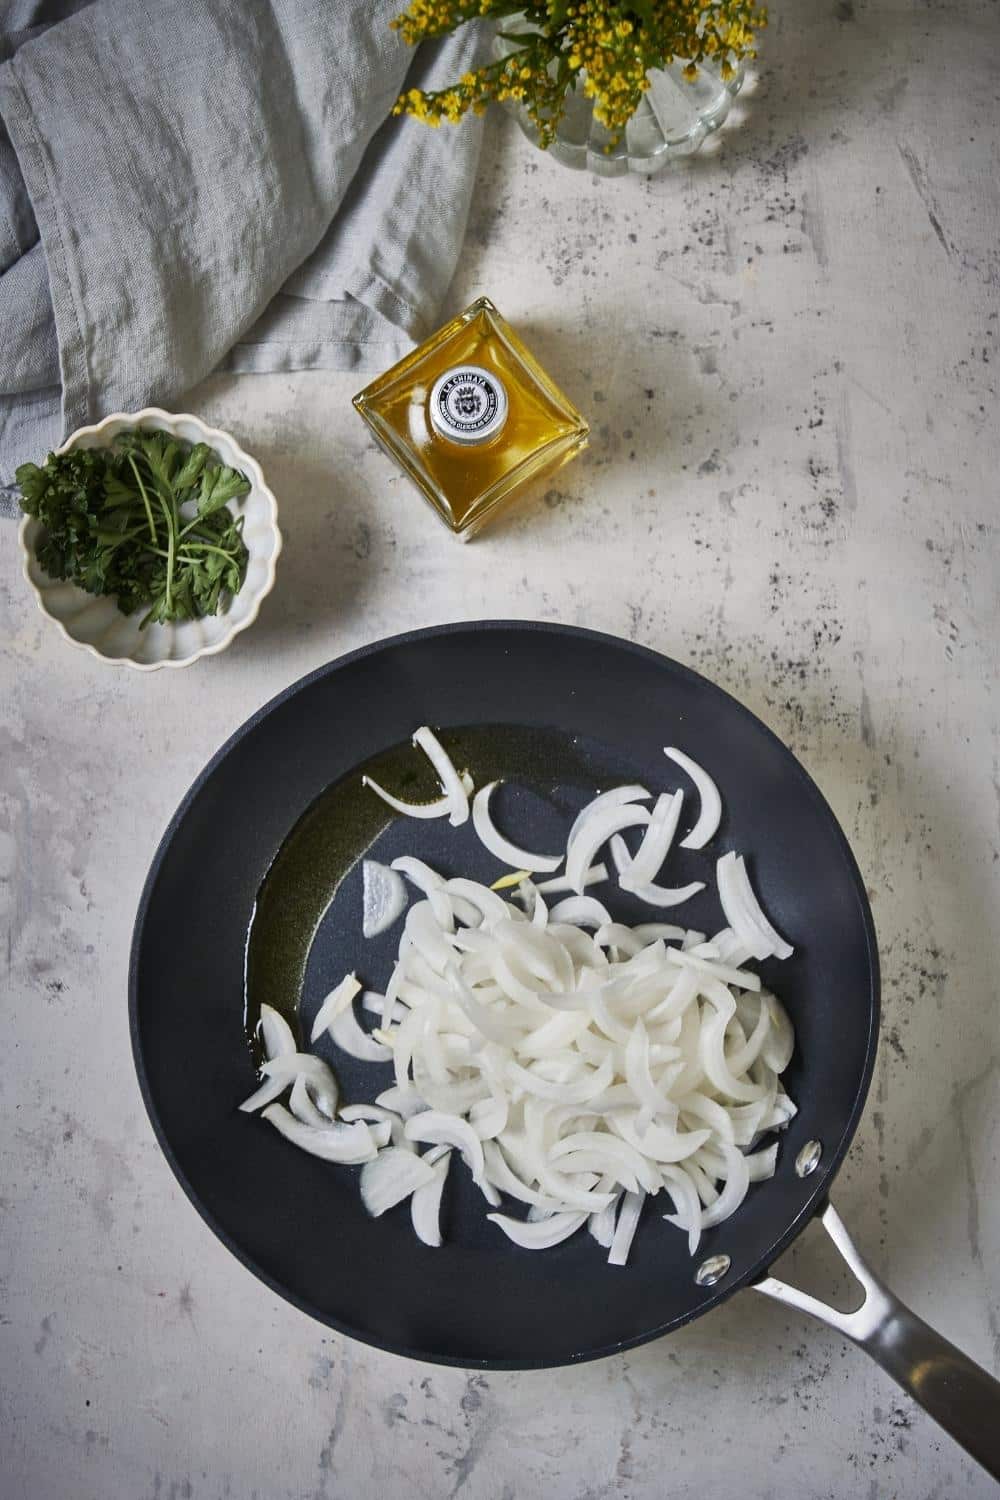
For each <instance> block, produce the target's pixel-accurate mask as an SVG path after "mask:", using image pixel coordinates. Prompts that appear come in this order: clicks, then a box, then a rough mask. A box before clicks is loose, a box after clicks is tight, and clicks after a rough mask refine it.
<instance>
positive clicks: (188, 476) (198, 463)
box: [174, 443, 212, 490]
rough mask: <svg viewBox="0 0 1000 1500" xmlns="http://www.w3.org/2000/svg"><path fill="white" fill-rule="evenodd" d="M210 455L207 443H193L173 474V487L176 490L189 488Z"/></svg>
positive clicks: (210, 451)
mask: <svg viewBox="0 0 1000 1500" xmlns="http://www.w3.org/2000/svg"><path fill="white" fill-rule="evenodd" d="M211 457H212V450H211V448H210V447H209V446H208V444H207V443H195V445H194V447H193V448H192V449H191V452H190V453H189V454H188V455H187V457H186V458H185V460H184V462H183V463H182V464H181V466H180V468H179V469H178V471H177V473H176V474H175V475H174V486H175V488H176V489H178V490H187V489H190V488H191V486H192V485H193V484H194V483H195V481H196V479H197V478H198V476H199V475H200V474H201V471H202V469H204V467H205V465H206V464H207V463H208V461H209V459H210V458H211Z"/></svg>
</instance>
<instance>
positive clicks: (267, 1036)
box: [258, 1005, 299, 1058]
mask: <svg viewBox="0 0 1000 1500" xmlns="http://www.w3.org/2000/svg"><path fill="white" fill-rule="evenodd" d="M258 1024H259V1026H260V1036H261V1041H262V1042H263V1043H264V1052H265V1055H266V1056H267V1057H268V1058H271V1057H290V1056H291V1055H292V1053H293V1052H297V1051H298V1050H299V1049H298V1047H297V1046H296V1045H295V1034H294V1032H293V1031H292V1028H291V1027H290V1026H289V1024H288V1022H287V1021H286V1020H285V1018H284V1016H283V1015H282V1014H281V1012H280V1011H277V1010H275V1009H274V1006H273V1005H262V1006H261V1008H260V1021H259V1023H258Z"/></svg>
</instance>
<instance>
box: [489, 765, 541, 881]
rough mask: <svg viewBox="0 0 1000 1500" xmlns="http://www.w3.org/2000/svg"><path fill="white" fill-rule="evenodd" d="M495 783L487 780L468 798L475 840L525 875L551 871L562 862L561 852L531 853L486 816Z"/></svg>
mask: <svg viewBox="0 0 1000 1500" xmlns="http://www.w3.org/2000/svg"><path fill="white" fill-rule="evenodd" d="M497 785H498V783H497V782H495V781H491V782H489V783H488V785H486V786H484V787H482V788H481V789H480V790H479V791H478V792H477V793H476V795H475V797H474V798H473V800H472V826H473V828H474V829H475V830H476V836H477V838H478V839H479V842H480V843H481V844H482V845H483V847H484V848H485V849H488V850H489V852H490V853H491V854H494V855H496V857H497V859H499V860H502V861H503V863H504V864H505V865H510V866H511V868H512V869H514V870H523V871H524V872H525V873H526V874H528V875H551V874H552V873H553V871H555V870H558V868H559V866H560V865H561V864H562V862H563V857H562V855H561V854H532V853H531V852H530V851H529V850H527V849H519V848H518V847H517V845H516V844H512V843H511V842H510V840H509V839H505V838H504V836H503V834H502V833H500V832H499V830H498V829H497V827H496V825H495V824H494V822H493V819H492V818H491V817H490V797H491V796H492V794H493V790H494V788H495V787H496V786H497Z"/></svg>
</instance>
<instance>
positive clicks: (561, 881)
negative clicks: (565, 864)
mask: <svg viewBox="0 0 1000 1500" xmlns="http://www.w3.org/2000/svg"><path fill="white" fill-rule="evenodd" d="M607 878H608V867H607V865H604V864H601V865H591V867H590V869H589V870H588V871H587V873H586V874H585V875H584V877H583V884H584V888H585V889H586V887H587V886H588V885H600V884H601V883H602V882H603V881H605V880H607ZM572 889H573V887H572V886H571V885H570V883H569V881H568V880H567V879H566V876H565V875H553V877H552V879H551V880H539V881H538V882H537V883H536V885H535V890H536V891H540V892H541V894H542V895H543V896H556V895H559V894H560V893H561V892H563V891H566V892H569V891H571V890H572Z"/></svg>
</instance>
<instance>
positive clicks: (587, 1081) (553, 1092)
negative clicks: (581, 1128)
mask: <svg viewBox="0 0 1000 1500" xmlns="http://www.w3.org/2000/svg"><path fill="white" fill-rule="evenodd" d="M507 1076H508V1078H509V1079H510V1080H511V1082H512V1083H516V1084H517V1085H518V1087H519V1088H522V1089H524V1090H525V1092H526V1093H528V1094H534V1095H536V1096H537V1097H538V1098H539V1099H550V1100H552V1101H553V1102H554V1103H556V1104H585V1103H586V1102H587V1100H588V1099H594V1098H596V1097H597V1095H598V1094H600V1093H602V1092H603V1091H604V1090H605V1089H606V1088H607V1087H608V1085H609V1084H610V1082H611V1080H612V1079H613V1077H614V1067H613V1066H612V1063H611V1060H610V1059H607V1060H606V1061H605V1062H603V1063H602V1064H601V1066H600V1067H599V1068H594V1069H593V1070H591V1069H590V1068H586V1069H585V1070H584V1076H582V1077H581V1078H578V1079H577V1081H576V1082H574V1083H551V1082H549V1080H548V1079H545V1078H540V1077H539V1076H538V1074H537V1073H531V1072H529V1071H528V1069H527V1068H522V1067H521V1066H520V1064H519V1063H516V1062H514V1061H513V1060H512V1061H511V1062H509V1063H508V1064H507Z"/></svg>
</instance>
